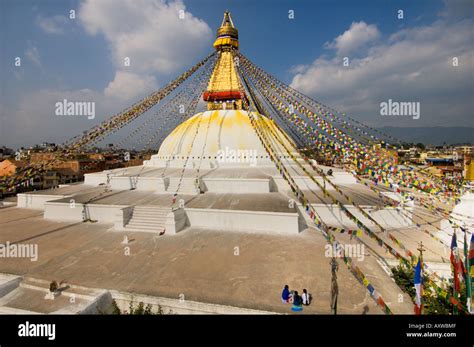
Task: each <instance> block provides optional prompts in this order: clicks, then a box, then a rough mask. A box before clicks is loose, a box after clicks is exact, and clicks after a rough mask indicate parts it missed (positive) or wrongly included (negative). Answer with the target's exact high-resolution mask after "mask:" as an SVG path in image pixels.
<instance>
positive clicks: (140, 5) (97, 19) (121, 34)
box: [79, 0, 212, 74]
mask: <svg viewBox="0 0 474 347" xmlns="http://www.w3.org/2000/svg"><path fill="white" fill-rule="evenodd" d="M185 9H186V7H185V5H184V4H183V3H182V2H181V1H179V0H177V1H171V2H166V1H164V0H156V1H149V0H86V1H84V3H82V5H81V7H80V12H79V18H80V20H81V22H82V24H83V26H84V28H85V29H86V31H87V32H88V33H90V34H98V33H100V34H103V35H104V36H105V38H106V40H107V42H108V43H109V46H110V49H111V51H112V55H113V59H114V63H115V64H116V66H117V68H119V69H123V62H124V58H125V57H129V58H130V62H131V65H130V67H128V68H127V69H128V70H131V71H132V72H134V73H140V74H151V73H160V74H166V73H171V72H176V71H178V70H180V69H182V68H183V67H184V66H187V65H189V64H192V63H193V62H194V61H196V59H198V58H200V57H203V55H204V54H205V52H206V51H210V49H211V45H210V44H211V37H212V30H211V29H210V28H209V26H208V25H207V24H206V23H205V22H204V21H202V20H200V19H198V18H196V17H194V16H193V15H192V14H191V13H189V12H186V13H185V18H184V19H180V18H179V11H180V10H185Z"/></svg>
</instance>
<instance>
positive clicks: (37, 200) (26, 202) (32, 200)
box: [17, 193, 72, 210]
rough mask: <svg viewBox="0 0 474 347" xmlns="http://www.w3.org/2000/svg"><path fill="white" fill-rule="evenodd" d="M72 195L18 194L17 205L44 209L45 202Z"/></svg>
mask: <svg viewBox="0 0 474 347" xmlns="http://www.w3.org/2000/svg"><path fill="white" fill-rule="evenodd" d="M68 196H72V195H46V194H29V193H21V194H18V200H17V207H20V208H31V209H34V210H44V204H45V203H46V202H48V201H52V200H58V199H63V198H66V197H68Z"/></svg>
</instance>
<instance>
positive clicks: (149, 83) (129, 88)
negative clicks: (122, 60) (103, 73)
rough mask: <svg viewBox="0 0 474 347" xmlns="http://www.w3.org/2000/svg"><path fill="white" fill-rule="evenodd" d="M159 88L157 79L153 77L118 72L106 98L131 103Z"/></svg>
mask: <svg viewBox="0 0 474 347" xmlns="http://www.w3.org/2000/svg"><path fill="white" fill-rule="evenodd" d="M157 88H158V86H157V83H156V78H155V77H153V76H146V77H141V76H139V75H137V74H134V73H132V72H127V71H117V73H116V75H115V79H114V80H113V81H112V82H110V83H109V85H108V86H107V87H106V88H105V90H104V94H105V96H106V97H111V98H116V99H122V100H130V101H131V100H135V99H137V98H138V97H140V96H143V95H144V94H149V93H150V91H152V90H155V89H157Z"/></svg>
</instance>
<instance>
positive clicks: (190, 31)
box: [0, 0, 474, 146]
mask: <svg viewBox="0 0 474 347" xmlns="http://www.w3.org/2000/svg"><path fill="white" fill-rule="evenodd" d="M473 6H474V5H473V2H472V1H465V0H460V1H456V0H454V1H441V0H439V1H438V0H431V1H423V0H419V1H388V0H387V1H382V0H380V1H357V0H352V1H350V0H344V1H342V0H331V1H330V0H324V1H319V0H316V1H310V0H308V1H284V0H277V1H247V0H240V1H217V0H199V1H197V0H190V1H186V0H184V1H165V0H157V1H151V0H150V1H149V0H136V1H131V0H115V1H111V0H83V1H58V0H44V1H39V0H36V1H26V0H25V1H23V0H15V1H12V0H1V1H0V12H1V18H0V23H1V24H0V41H1V46H0V47H1V50H0V59H1V65H0V71H1V76H2V78H1V82H0V83H1V85H0V87H1V94H0V111H1V113H2V115H1V123H0V126H1V129H0V130H1V132H0V145H10V146H18V145H22V144H24V145H30V144H33V143H37V142H41V141H56V142H61V141H64V140H65V139H67V138H68V137H71V136H73V135H76V134H78V133H80V132H81V131H82V130H86V129H88V128H90V127H92V126H93V125H94V124H96V123H98V122H100V121H102V120H104V119H106V118H107V117H108V116H110V115H112V114H114V113H116V112H118V111H120V110H121V109H122V108H123V107H125V106H127V105H128V104H131V103H133V102H134V101H135V100H136V99H138V98H140V97H142V96H144V95H147V94H149V93H150V92H151V91H153V90H154V89H156V88H159V87H160V86H163V85H164V84H166V82H167V81H169V80H170V79H172V78H173V77H174V76H176V75H178V74H179V73H180V72H182V71H183V70H184V69H186V68H187V67H189V66H191V65H192V64H193V63H195V62H196V61H197V60H198V59H200V58H202V57H204V56H205V55H207V54H208V53H209V52H210V51H211V50H212V46H211V44H212V41H213V37H214V33H215V30H216V29H217V27H218V26H219V24H220V22H221V20H222V15H223V12H224V10H226V9H229V10H230V11H231V13H232V16H233V19H234V22H235V24H236V26H237V28H238V29H239V36H240V45H241V51H242V53H243V54H244V55H246V56H247V57H248V58H250V59H251V60H252V61H253V62H254V63H256V64H257V65H259V66H260V67H262V68H264V69H265V70H266V71H268V72H270V73H272V74H274V75H275V76H277V77H278V78H279V79H281V80H283V81H285V82H286V83H290V84H292V86H294V87H295V88H297V89H300V90H301V91H303V92H305V93H307V94H309V95H311V96H313V97H314V98H316V99H317V100H320V101H322V102H324V103H326V104H329V105H332V106H335V107H337V108H338V109H340V110H342V111H346V112H348V114H350V115H352V116H353V117H354V118H357V119H359V120H361V121H364V122H366V123H368V124H370V125H373V126H384V125H391V126H450V125H453V126H454V125H457V126H459V125H461V126H473V120H472V119H473V118H472V117H473V115H472V111H471V110H472V108H473V107H474V103H473V100H474V99H473V96H474V95H473V94H474V86H473V82H472V81H473V80H474V75H473V71H474V61H473V59H474V58H473V50H474V47H473V42H474V38H473V31H474V26H473V12H474V9H473ZM70 9H74V10H75V11H76V19H73V20H72V19H69V18H68V16H69V10H70ZM179 9H185V10H186V17H185V20H184V21H183V20H180V19H178V18H177V16H178V15H177V12H178V10H179ZM399 9H402V10H403V11H404V19H403V20H400V19H398V18H397V11H398V10H399ZM289 10H294V13H295V18H294V19H293V20H290V19H288V11H289ZM126 55H127V56H130V57H131V59H132V60H131V61H132V65H131V67H130V68H124V67H123V66H122V65H121V61H122V59H123V57H124V56H126ZM344 56H348V57H349V58H350V62H351V63H350V66H349V67H346V68H344V67H342V65H341V64H340V62H341V59H342V57H344ZM454 56H457V57H459V58H460V59H459V61H460V65H459V66H458V67H456V68H455V69H453V68H452V66H450V65H449V64H450V59H451V57H454ZM15 57H21V59H22V66H21V67H15V66H14V64H13V63H14V59H15ZM63 98H68V99H76V100H78V101H82V100H85V101H88V100H93V101H96V103H97V109H98V115H97V117H96V119H94V120H87V119H74V120H70V119H58V118H57V117H55V116H54V112H53V110H54V103H55V101H59V100H62V99H63ZM389 98H391V99H393V100H401V101H419V102H420V103H421V110H422V115H421V117H420V120H418V121H416V122H415V121H413V120H408V119H399V118H398V119H397V118H391V119H384V118H382V117H381V116H380V114H379V104H380V102H382V101H386V100H387V99H389Z"/></svg>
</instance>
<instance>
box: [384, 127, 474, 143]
mask: <svg viewBox="0 0 474 347" xmlns="http://www.w3.org/2000/svg"><path fill="white" fill-rule="evenodd" d="M378 130H380V131H382V132H384V133H385V134H388V135H391V136H394V137H396V138H397V139H400V140H402V141H406V142H413V143H418V142H421V143H423V144H425V145H428V144H431V145H442V144H443V143H446V144H448V145H449V144H463V143H470V144H474V128H468V127H420V128H401V127H382V128H378Z"/></svg>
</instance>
